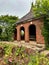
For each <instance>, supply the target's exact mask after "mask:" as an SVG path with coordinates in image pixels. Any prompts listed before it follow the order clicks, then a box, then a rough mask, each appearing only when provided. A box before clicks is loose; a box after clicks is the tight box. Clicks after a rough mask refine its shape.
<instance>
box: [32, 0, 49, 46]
mask: <svg viewBox="0 0 49 65" xmlns="http://www.w3.org/2000/svg"><path fill="white" fill-rule="evenodd" d="M32 9H33V11H34V14H35V17H39V16H44V18H43V20H44V22H43V23H44V25H43V30H42V31H43V35H44V39H45V44H46V47H49V0H36V3H35V5H34V7H33V8H32Z"/></svg>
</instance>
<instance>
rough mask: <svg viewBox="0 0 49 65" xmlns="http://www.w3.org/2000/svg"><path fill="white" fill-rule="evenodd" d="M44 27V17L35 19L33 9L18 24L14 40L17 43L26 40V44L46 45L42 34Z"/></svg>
mask: <svg viewBox="0 0 49 65" xmlns="http://www.w3.org/2000/svg"><path fill="white" fill-rule="evenodd" d="M42 27H43V17H37V18H35V17H34V14H33V11H32V9H31V10H30V11H29V12H28V13H27V14H26V15H25V16H23V17H22V18H21V19H20V20H19V21H18V22H17V23H16V28H15V32H14V34H15V36H14V39H15V40H17V41H21V40H24V41H26V42H29V41H36V42H37V43H44V37H43V36H42V32H41V29H42ZM21 33H23V35H22V34H21Z"/></svg>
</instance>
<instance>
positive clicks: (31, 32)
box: [29, 24, 36, 41]
mask: <svg viewBox="0 0 49 65" xmlns="http://www.w3.org/2000/svg"><path fill="white" fill-rule="evenodd" d="M29 40H31V41H36V26H35V25H33V24H32V25H30V26H29Z"/></svg>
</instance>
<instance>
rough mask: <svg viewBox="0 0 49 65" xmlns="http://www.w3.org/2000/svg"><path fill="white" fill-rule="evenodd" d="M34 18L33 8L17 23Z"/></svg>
mask: <svg viewBox="0 0 49 65" xmlns="http://www.w3.org/2000/svg"><path fill="white" fill-rule="evenodd" d="M32 18H34V15H33V12H32V10H30V12H28V13H27V14H26V15H25V16H23V17H22V18H21V19H19V21H18V22H16V24H19V23H22V22H23V23H24V22H25V21H27V20H29V19H32Z"/></svg>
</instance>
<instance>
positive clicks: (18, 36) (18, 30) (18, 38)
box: [17, 28, 20, 41]
mask: <svg viewBox="0 0 49 65" xmlns="http://www.w3.org/2000/svg"><path fill="white" fill-rule="evenodd" d="M17 41H20V28H17Z"/></svg>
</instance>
